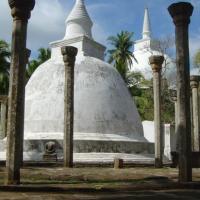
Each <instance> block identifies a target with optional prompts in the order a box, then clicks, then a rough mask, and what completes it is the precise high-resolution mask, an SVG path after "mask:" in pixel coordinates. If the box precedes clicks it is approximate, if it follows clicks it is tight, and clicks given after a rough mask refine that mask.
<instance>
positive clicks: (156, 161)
mask: <svg viewBox="0 0 200 200" xmlns="http://www.w3.org/2000/svg"><path fill="white" fill-rule="evenodd" d="M154 166H155V168H162V167H163V162H162V160H160V159H159V158H155V165H154Z"/></svg>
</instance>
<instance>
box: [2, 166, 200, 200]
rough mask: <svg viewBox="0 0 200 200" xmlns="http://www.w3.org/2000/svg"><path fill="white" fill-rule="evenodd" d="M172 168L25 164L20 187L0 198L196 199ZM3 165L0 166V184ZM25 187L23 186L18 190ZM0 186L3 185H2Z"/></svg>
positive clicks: (198, 174) (196, 173) (197, 173)
mask: <svg viewBox="0 0 200 200" xmlns="http://www.w3.org/2000/svg"><path fill="white" fill-rule="evenodd" d="M177 177H178V170H177V169H174V168H167V167H165V168H162V169H155V168H154V167H143V168H142V167H136V168H123V169H113V168H102V167H101V168H97V167H91V168H89V167H87V168H86V167H84V168H73V169H69V168H61V167H52V168H47V167H43V168H42V167H25V168H23V169H21V186H20V187H19V188H15V189H14V190H10V191H9V190H7V189H0V199H10V200H12V199H13V200H15V199H27V200H28V199H34V200H35V199H37V200H39V199H42V200H43V199H45V200H50V199H51V200H54V199H55V200H60V199H66V200H67V199H72V200H73V199H88V200H89V199H134V200H135V199H136V200H137V199H155V198H156V200H159V199H162V200H164V199H172V200H173V199H188V200H190V199H191V200H193V199H198V200H199V199H200V190H197V189H194V188H192V187H190V188H191V189H190V188H187V187H184V188H181V187H177ZM4 178H5V168H3V167H2V168H0V184H1V185H0V186H3V185H4ZM193 181H195V182H196V183H198V182H199V183H200V169H193ZM21 187H22V188H23V187H25V189H23V190H22V189H21ZM2 188H3V187H2Z"/></svg>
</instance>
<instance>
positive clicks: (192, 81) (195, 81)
mask: <svg viewBox="0 0 200 200" xmlns="http://www.w3.org/2000/svg"><path fill="white" fill-rule="evenodd" d="M199 81H200V76H197V75H193V76H190V87H191V89H193V88H198V86H199Z"/></svg>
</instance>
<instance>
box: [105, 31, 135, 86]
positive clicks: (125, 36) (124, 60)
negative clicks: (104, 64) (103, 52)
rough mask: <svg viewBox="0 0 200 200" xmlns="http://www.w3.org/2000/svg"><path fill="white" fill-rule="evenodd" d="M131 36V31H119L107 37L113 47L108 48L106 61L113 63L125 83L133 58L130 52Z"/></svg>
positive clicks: (127, 80) (127, 79) (128, 77)
mask: <svg viewBox="0 0 200 200" xmlns="http://www.w3.org/2000/svg"><path fill="white" fill-rule="evenodd" d="M132 36H133V33H130V32H128V31H121V33H119V34H117V36H110V37H108V39H107V40H108V41H109V43H110V44H111V45H112V46H113V47H114V48H113V49H110V50H108V54H109V59H108V62H109V63H113V64H114V67H115V68H116V69H117V70H118V72H119V73H120V74H121V76H122V78H123V79H124V81H125V82H126V83H127V84H128V82H129V80H130V73H129V70H130V66H131V65H132V59H135V57H134V55H133V53H132V52H131V48H132V46H133V41H132V40H131V38H132ZM135 60H136V59H135Z"/></svg>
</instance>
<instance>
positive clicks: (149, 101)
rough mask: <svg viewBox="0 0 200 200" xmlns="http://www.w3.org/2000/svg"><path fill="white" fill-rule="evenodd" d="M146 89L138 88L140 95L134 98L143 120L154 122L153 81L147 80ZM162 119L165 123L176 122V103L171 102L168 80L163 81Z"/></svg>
mask: <svg viewBox="0 0 200 200" xmlns="http://www.w3.org/2000/svg"><path fill="white" fill-rule="evenodd" d="M145 84H146V88H138V90H140V93H137V94H138V95H136V96H134V100H135V103H136V106H137V108H138V112H139V114H140V117H141V119H142V120H149V121H153V120H154V100H153V81H152V80H151V81H147V80H146V83H145ZM161 117H162V122H163V123H173V122H174V103H173V102H172V101H171V100H170V90H169V88H168V84H167V81H166V79H162V81H161Z"/></svg>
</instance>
